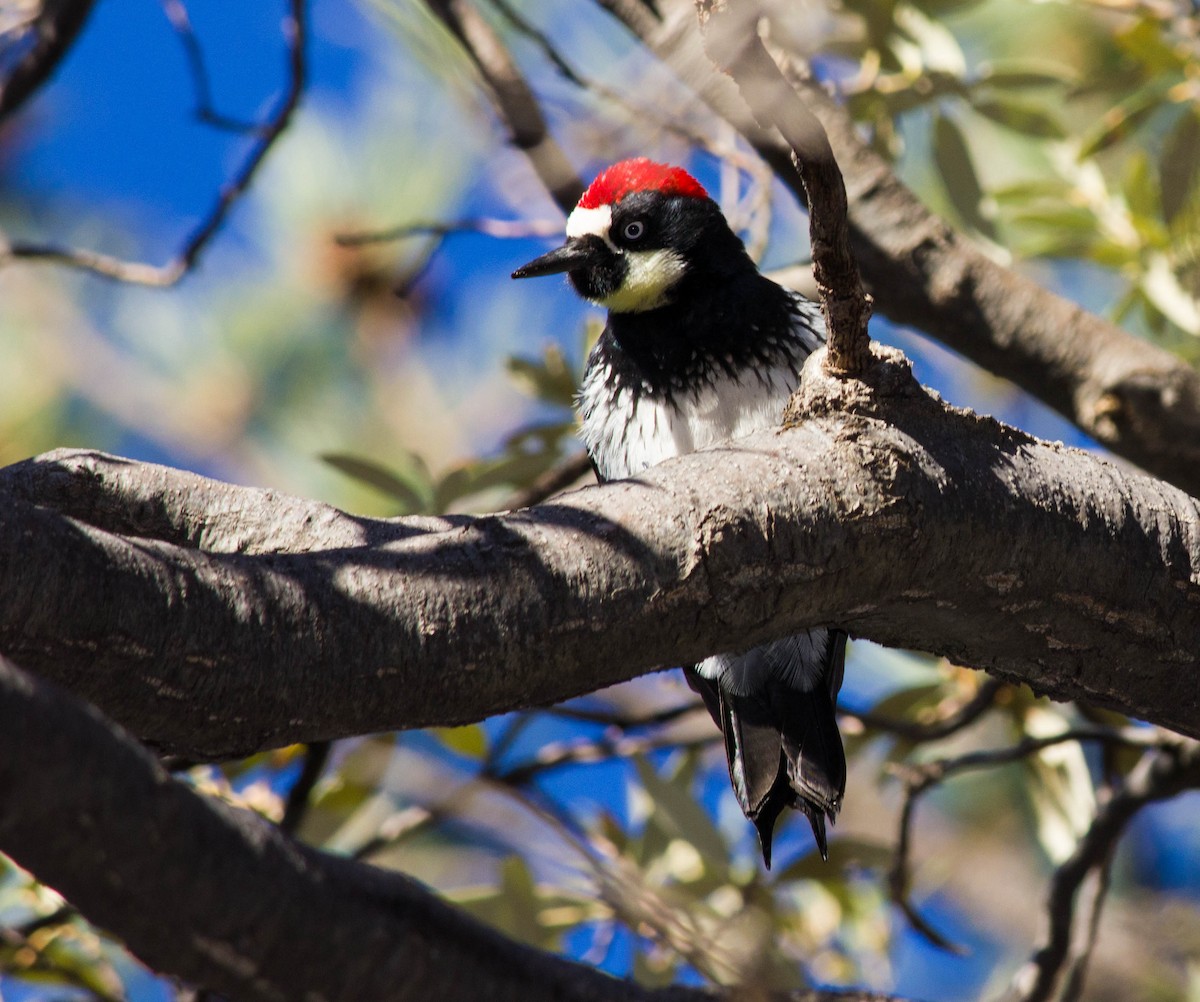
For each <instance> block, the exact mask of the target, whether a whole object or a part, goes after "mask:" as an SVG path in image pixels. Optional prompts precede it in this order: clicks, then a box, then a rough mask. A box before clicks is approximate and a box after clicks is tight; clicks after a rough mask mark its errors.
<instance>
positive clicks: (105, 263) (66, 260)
mask: <svg viewBox="0 0 1200 1002" xmlns="http://www.w3.org/2000/svg"><path fill="white" fill-rule="evenodd" d="M288 8H289V9H288V13H287V15H286V16H285V17H284V19H283V36H284V39H285V40H286V44H287V61H288V71H289V79H288V85H287V90H286V92H285V93H284V95H283V98H282V99H281V101H280V103H279V107H278V108H276V110H275V112H274V114H273V115H271V117H270V119H269V120H268V121H267V122H266V123H265V124H264V125H263V127H262V131H261V134H260V137H259V139H258V140H257V142H256V143H255V145H254V148H253V149H252V150H251V151H250V153H249V155H248V156H247V157H246V159H245V161H244V162H243V163H242V165H241V167H240V168H239V169H238V170H237V172H236V173H235V174H234V175H233V177H232V178H230V180H229V181H228V182H227V183H226V184H225V185H224V187H222V189H221V192H220V194H219V195H218V197H217V200H216V201H215V202H214V203H213V206H212V208H211V209H210V210H209V212H208V215H207V216H205V218H204V219H203V221H202V222H201V223H200V225H199V226H197V227H196V229H195V230H194V231H193V232H192V234H191V236H189V237H188V239H187V240H186V241H185V242H184V244H183V246H182V247H181V248H180V250H179V251H178V252H177V253H176V255H175V257H174V258H172V259H171V260H170V261H168V262H167V263H166V264H161V265H153V264H146V263H143V262H139V261H127V260H125V259H123V258H119V257H114V256H112V255H110V254H102V253H99V252H97V251H93V250H87V249H86V248H77V247H58V246H54V245H52V244H37V243H29V242H25V241H13V242H9V243H7V244H4V245H0V265H3V264H4V263H6V262H7V261H12V260H18V259H19V260H24V261H46V262H53V263H56V264H66V265H71V266H72V267H76V268H81V269H83V270H84V271H89V272H91V273H93V274H95V275H100V276H102V277H104V278H111V279H114V280H115V281H118V282H128V283H131V284H134V285H149V286H154V287H156V288H165V287H167V286H171V285H174V284H175V283H176V282H178V281H179V280H180V279H181V278H183V276H184V275H186V274H187V273H188V272H189V271H190V270H191V268H192V266H193V265H194V264H195V263H196V259H197V258H198V257H199V256H200V252H201V251H202V250H204V248H205V247H206V246H207V245H208V243H209V241H210V240H212V238H213V237H214V236H215V235H216V233H217V232H218V231H219V230H220V228H221V226H222V225H223V224H224V222H225V219H226V217H227V216H228V215H229V212H230V210H231V209H232V208H233V205H234V203H236V202H237V200H238V199H239V198H240V197H241V196H242V194H243V193H244V192H245V191H246V188H247V187H248V186H249V184H250V182H251V180H252V179H253V178H254V175H255V173H256V171H257V170H258V168H259V165H260V164H261V163H262V162H263V159H264V158H265V157H266V155H267V153H268V152H269V151H270V149H271V147H272V146H273V145H274V144H275V141H276V140H277V139H278V138H279V137H280V136H281V135H282V134H283V132H284V130H285V129H286V128H287V127H288V125H289V123H290V122H291V119H292V114H293V112H294V111H295V110H296V107H297V106H298V105H299V103H300V97H301V95H302V94H303V92H304V84H305V81H306V77H307V65H308V64H307V54H306V50H307V43H308V29H307V23H308V22H307V0H289V5H288Z"/></svg>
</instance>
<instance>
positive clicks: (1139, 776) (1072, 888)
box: [1013, 743, 1200, 1002]
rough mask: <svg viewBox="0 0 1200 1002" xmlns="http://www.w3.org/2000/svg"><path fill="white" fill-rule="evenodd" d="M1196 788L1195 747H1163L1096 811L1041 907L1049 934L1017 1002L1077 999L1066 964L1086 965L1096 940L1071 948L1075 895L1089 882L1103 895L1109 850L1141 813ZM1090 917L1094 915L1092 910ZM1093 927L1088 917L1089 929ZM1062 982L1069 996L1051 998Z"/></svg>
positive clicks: (1079, 984) (1018, 987)
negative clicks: (1044, 911) (1068, 990)
mask: <svg viewBox="0 0 1200 1002" xmlns="http://www.w3.org/2000/svg"><path fill="white" fill-rule="evenodd" d="M1197 786H1200V745H1196V744H1194V743H1193V744H1185V745H1182V746H1180V747H1167V748H1163V749H1159V750H1157V751H1153V752H1148V753H1147V754H1146V755H1145V756H1144V757H1143V759H1142V760H1141V762H1139V763H1138V765H1137V766H1136V767H1135V768H1134V770H1133V772H1131V773H1130V774H1129V777H1128V779H1127V780H1126V781H1125V783H1124V784H1123V785H1122V786H1121V788H1120V789H1119V790H1118V791H1117V792H1116V793H1115V794H1114V795H1113V797H1112V799H1110V800H1109V801H1108V802H1107V803H1105V804H1104V805H1103V806H1101V808H1100V810H1099V811H1098V812H1097V814H1096V817H1095V819H1094V820H1093V821H1092V824H1091V826H1090V827H1089V828H1088V830H1087V832H1086V833H1085V834H1084V836H1083V838H1081V839H1080V840H1079V844H1078V845H1077V846H1076V847H1075V851H1074V852H1073V853H1071V855H1070V857H1069V858H1068V859H1067V860H1066V861H1065V862H1064V863H1063V864H1062V865H1061V866H1060V867H1059V868H1058V869H1057V870H1055V872H1054V877H1053V879H1052V880H1051V882H1050V894H1049V899H1048V900H1047V902H1046V912H1047V918H1048V923H1049V929H1048V930H1047V932H1046V936H1045V942H1044V944H1043V945H1042V946H1041V947H1040V948H1039V949H1038V951H1037V952H1036V953H1035V954H1034V956H1033V958H1032V959H1031V960H1030V962H1029V963H1028V964H1026V965H1025V967H1023V968H1022V969H1021V970H1020V971H1018V972H1017V976H1016V977H1015V978H1014V981H1013V989H1014V992H1015V994H1016V995H1017V996H1018V997H1019V999H1020V1002H1046V1000H1048V999H1051V998H1058V997H1062V998H1067V997H1070V998H1077V997H1078V995H1079V993H1080V992H1082V989H1083V976H1084V973H1085V972H1084V968H1083V966H1076V965H1075V964H1073V963H1069V962H1070V961H1072V959H1073V958H1072V953H1073V951H1074V950H1079V952H1078V956H1077V957H1076V958H1075V959H1077V960H1078V961H1079V962H1080V964H1081V965H1086V961H1087V955H1088V953H1089V952H1090V950H1091V945H1092V943H1091V940H1092V939H1093V938H1094V935H1095V932H1094V928H1093V929H1089V930H1088V934H1087V935H1085V936H1083V937H1078V938H1080V939H1082V940H1083V941H1084V942H1083V947H1082V949H1079V947H1078V944H1076V943H1075V942H1073V941H1074V940H1075V939H1076V938H1077V932H1076V929H1075V926H1076V915H1075V913H1076V905H1077V899H1078V897H1079V894H1080V890H1081V889H1082V887H1083V885H1084V883H1085V882H1086V881H1087V880H1088V878H1093V879H1094V880H1096V881H1098V882H1099V885H1100V886H1099V888H1098V889H1097V891H1096V893H1097V894H1099V895H1101V896H1102V895H1103V893H1104V889H1105V885H1106V883H1107V868H1108V865H1109V861H1110V860H1111V858H1112V853H1113V850H1114V848H1115V847H1116V844H1117V842H1118V841H1119V840H1120V838H1121V835H1122V834H1124V832H1125V829H1126V827H1127V826H1128V825H1129V822H1130V821H1132V820H1133V818H1134V816H1135V815H1136V814H1137V813H1138V812H1139V811H1140V810H1141V809H1142V808H1143V807H1145V806H1146V805H1147V804H1152V803H1155V802H1156V801H1159V800H1167V799H1169V798H1171V797H1175V796H1177V795H1179V794H1180V793H1182V792H1183V791H1185V790H1190V789H1195V788H1196V787H1197ZM1092 911H1093V913H1095V911H1096V908H1095V907H1093V909H1092ZM1094 922H1095V916H1094V914H1093V916H1092V918H1090V919H1088V924H1089V925H1092V924H1093V923H1094ZM1064 968H1066V971H1065V972H1064ZM1064 980H1067V981H1068V982H1069V984H1070V988H1071V992H1069V993H1068V992H1065V991H1064V992H1063V993H1062V994H1061V995H1059V994H1056V990H1062V983H1063V981H1064Z"/></svg>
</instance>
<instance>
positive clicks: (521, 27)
mask: <svg viewBox="0 0 1200 1002" xmlns="http://www.w3.org/2000/svg"><path fill="white" fill-rule="evenodd" d="M488 3H490V4H491V6H492V7H493V8H494V9H495V10H496V11H497V12H498V13H499V14H500V16H501V17H503V18H504V20H506V21H507V22H508V23H509V24H511V25H512V26H513V28H515V29H516V30H517V31H519V32H520V33H521V34H522V35H524V36H525V37H526V38H528V39H529V40H530V41H531V42H533V44H534V45H536V46H537V47H538V48H539V49H540V50H541V52H542V55H543V56H545V57H546V58H547V59H548V60H549V61H550V65H551V66H553V67H554V68H555V69H556V70H557V71H558V74H559V76H561V77H562V78H563V79H564V80H569V81H570V82H571V83H573V84H574V85H575V86H576V87H578V88H580V89H581V90H591V89H592V84H591V82H590V81H588V80H585V79H584V78H583V77H582V76H580V75H579V73H577V72H576V71H575V68H574V67H573V66H571V64H570V63H568V62H567V61H566V59H564V58H563V56H562V53H560V52H559V51H558V47H557V46H556V45H555V44H554V42H553V41H551V40H550V36H549V35H547V34H546V33H545V32H544V31H542V30H541V28H539V27H538V26H537V25H535V24H534V23H533V22H532V21H530V20H529V19H528V18H526V17H525V16H524V15H523V14H522V13H521V12H520V11H519V10H517V9H516V8H515V7H513V5H512V4H510V3H509V2H508V0H488Z"/></svg>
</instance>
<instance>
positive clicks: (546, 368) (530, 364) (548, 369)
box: [507, 345, 579, 407]
mask: <svg viewBox="0 0 1200 1002" xmlns="http://www.w3.org/2000/svg"><path fill="white" fill-rule="evenodd" d="M507 366H508V371H509V372H510V373H511V374H512V376H513V377H514V378H515V379H516V380H517V382H518V383H520V384H521V385H522V386H524V387H525V388H526V389H527V390H528V391H529V392H530V393H532V395H533V396H534V397H536V398H537V399H538V400H544V401H545V402H547V403H552V404H559V405H561V406H563V407H571V406H573V404H574V401H575V391H576V389H577V387H578V384H579V381H578V379H577V378H576V375H575V373H574V372H573V371H572V370H571V367H570V365H568V364H567V359H566V356H565V355H563V353H562V349H561V348H559V347H558V345H549V346H547V347H546V349H545V350H544V351H543V352H542V357H541V358H540V359H530V358H522V357H520V356H518V355H513V356H512V357H510V358H509V359H508V362H507Z"/></svg>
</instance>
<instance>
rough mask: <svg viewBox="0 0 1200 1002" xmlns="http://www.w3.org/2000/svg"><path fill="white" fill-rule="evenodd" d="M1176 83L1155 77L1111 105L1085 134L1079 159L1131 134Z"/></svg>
mask: <svg viewBox="0 0 1200 1002" xmlns="http://www.w3.org/2000/svg"><path fill="white" fill-rule="evenodd" d="M1176 82H1177V81H1176V80H1174V79H1170V80H1154V81H1152V82H1150V83H1148V84H1146V86H1144V87H1142V88H1141V89H1140V90H1138V91H1136V92H1134V93H1133V94H1131V95H1130V96H1129V97H1127V98H1126V99H1125V100H1124V101H1121V102H1120V103H1119V104H1116V105H1114V106H1113V107H1111V108H1109V109H1108V111H1106V112H1105V113H1104V114H1103V115H1102V116H1101V117H1100V121H1099V122H1097V123H1096V125H1094V126H1093V127H1092V128H1091V129H1089V130H1088V131H1087V133H1085V135H1084V138H1083V141H1082V143H1081V145H1080V148H1079V159H1080V160H1085V159H1087V158H1088V157H1091V156H1095V155H1096V154H1097V153H1099V152H1100V151H1101V150H1106V149H1108V148H1109V147H1110V146H1113V145H1115V144H1116V143H1118V142H1120V141H1121V140H1122V139H1124V138H1125V137H1126V136H1128V135H1129V134H1130V133H1131V132H1132V131H1133V130H1134V129H1135V128H1137V126H1138V125H1140V124H1141V123H1142V122H1144V121H1145V120H1146V119H1148V118H1149V117H1150V116H1151V115H1153V114H1154V113H1155V112H1156V111H1158V110H1159V109H1160V108H1161V107H1162V101H1163V98H1164V97H1165V96H1166V93H1167V91H1168V90H1170V89H1171V87H1172V86H1173V85H1174V84H1175V83H1176Z"/></svg>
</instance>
